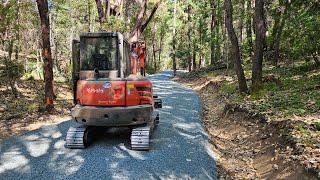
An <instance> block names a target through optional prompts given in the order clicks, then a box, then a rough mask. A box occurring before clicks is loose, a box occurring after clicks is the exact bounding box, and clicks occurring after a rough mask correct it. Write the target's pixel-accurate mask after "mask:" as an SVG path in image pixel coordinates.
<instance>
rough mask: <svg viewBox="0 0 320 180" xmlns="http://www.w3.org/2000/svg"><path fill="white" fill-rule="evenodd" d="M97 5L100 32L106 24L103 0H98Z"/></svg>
mask: <svg viewBox="0 0 320 180" xmlns="http://www.w3.org/2000/svg"><path fill="white" fill-rule="evenodd" d="M96 4H97V10H98V15H99V22H100V30H102V29H103V24H104V23H105V22H106V14H105V13H104V10H103V6H102V3H101V0H96Z"/></svg>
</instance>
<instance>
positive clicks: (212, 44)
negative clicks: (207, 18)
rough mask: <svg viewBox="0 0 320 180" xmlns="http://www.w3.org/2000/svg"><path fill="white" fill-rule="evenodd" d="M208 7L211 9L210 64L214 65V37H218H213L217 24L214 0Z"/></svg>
mask: <svg viewBox="0 0 320 180" xmlns="http://www.w3.org/2000/svg"><path fill="white" fill-rule="evenodd" d="M210 7H211V24H210V31H211V40H210V49H211V57H210V58H211V59H210V60H211V61H210V64H211V65H214V64H215V62H216V59H215V53H216V52H215V36H217V37H218V35H217V34H216V35H215V28H216V24H217V19H216V0H211V1H210Z"/></svg>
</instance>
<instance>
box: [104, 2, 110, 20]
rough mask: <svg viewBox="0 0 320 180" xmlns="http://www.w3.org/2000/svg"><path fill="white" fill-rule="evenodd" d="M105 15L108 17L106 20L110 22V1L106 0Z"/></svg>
mask: <svg viewBox="0 0 320 180" xmlns="http://www.w3.org/2000/svg"><path fill="white" fill-rule="evenodd" d="M105 15H106V20H108V19H109V16H110V0H106V12H105Z"/></svg>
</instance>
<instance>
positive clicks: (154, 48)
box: [152, 23, 157, 71]
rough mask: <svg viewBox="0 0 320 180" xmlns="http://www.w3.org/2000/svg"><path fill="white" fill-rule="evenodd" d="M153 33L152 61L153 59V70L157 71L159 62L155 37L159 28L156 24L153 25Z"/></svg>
mask: <svg viewBox="0 0 320 180" xmlns="http://www.w3.org/2000/svg"><path fill="white" fill-rule="evenodd" d="M152 29H153V32H152V59H153V68H154V70H155V71H157V60H156V44H155V35H156V31H157V27H156V26H155V23H153V28H152Z"/></svg>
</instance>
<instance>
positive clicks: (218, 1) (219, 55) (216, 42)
mask: <svg viewBox="0 0 320 180" xmlns="http://www.w3.org/2000/svg"><path fill="white" fill-rule="evenodd" d="M216 1H217V18H216V20H217V25H216V41H215V45H216V48H215V50H216V55H215V58H216V61H217V63H218V62H219V60H220V59H221V51H220V44H221V43H220V39H221V36H220V27H221V26H222V22H223V20H222V19H221V18H222V16H221V14H222V13H221V11H222V8H220V2H221V1H220V0H216Z"/></svg>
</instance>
